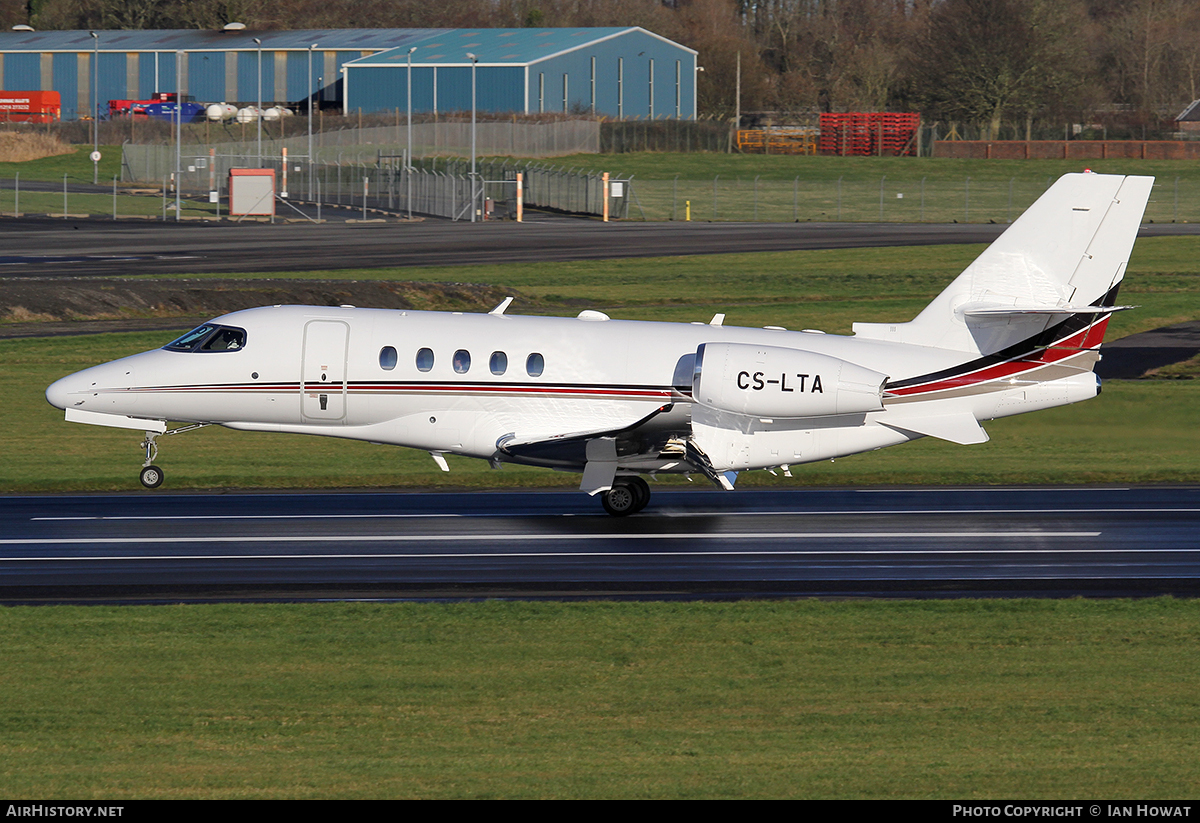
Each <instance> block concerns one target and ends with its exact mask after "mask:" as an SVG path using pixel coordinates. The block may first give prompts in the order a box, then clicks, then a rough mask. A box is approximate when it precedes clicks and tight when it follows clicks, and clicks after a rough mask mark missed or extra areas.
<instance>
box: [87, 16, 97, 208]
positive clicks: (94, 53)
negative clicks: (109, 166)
mask: <svg viewBox="0 0 1200 823" xmlns="http://www.w3.org/2000/svg"><path fill="white" fill-rule="evenodd" d="M88 34H90V35H91V36H92V184H93V185H95V184H97V183H99V182H100V100H99V98H98V97H97V94H98V92H97V90H96V82H97V80H98V79H99V77H100V35H99V34H97V33H96V32H94V31H89V32H88Z"/></svg>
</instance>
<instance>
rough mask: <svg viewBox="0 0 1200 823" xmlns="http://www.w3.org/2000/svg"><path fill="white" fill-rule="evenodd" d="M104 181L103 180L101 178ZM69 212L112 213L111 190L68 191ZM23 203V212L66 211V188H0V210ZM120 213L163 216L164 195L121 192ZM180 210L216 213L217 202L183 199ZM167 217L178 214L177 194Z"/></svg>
mask: <svg viewBox="0 0 1200 823" xmlns="http://www.w3.org/2000/svg"><path fill="white" fill-rule="evenodd" d="M101 182H103V181H101ZM66 205H67V212H66V213H67V214H72V215H75V214H86V215H91V216H93V217H110V218H111V217H112V216H113V210H114V203H113V196H112V195H111V194H81V193H80V192H72V191H69V190H68V192H67V204H66ZM18 206H19V207H20V213H21V214H22V215H25V216H28V215H35V214H63V196H62V192H57V193H51V192H32V191H22V192H21V193H20V196H19V199H18V196H17V195H16V193H15V192H13V191H12V190H6V191H0V211H4V212H12V211H15V210H16V208H17V207H18ZM115 209H116V214H117V216H118V218H120V217H131V216H139V217H145V216H150V217H160V216H161V215H162V214H163V202H162V197H161V196H139V195H127V194H118V195H117V198H116V203H115ZM180 214H182V215H184V216H187V217H215V216H217V206H216V205H215V204H209V203H201V202H197V201H193V200H188V199H184V200H182V201H181V211H180ZM166 215H167V219H173V218H174V215H175V195H174V194H169V195H168V200H167V211H166Z"/></svg>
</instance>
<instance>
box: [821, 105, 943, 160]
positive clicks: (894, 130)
mask: <svg viewBox="0 0 1200 823" xmlns="http://www.w3.org/2000/svg"><path fill="white" fill-rule="evenodd" d="M920 125H921V115H920V114H917V113H916V112H903V113H893V112H849V113H847V114H822V115H821V139H820V142H819V144H818V149H819V151H820V152H821V154H846V155H849V154H854V155H878V154H882V155H887V156H889V157H894V156H899V155H902V154H916V151H917V145H916V144H917V141H916V140H915V139H914V135H915V134H916V131H917V128H918V127H919V126H920Z"/></svg>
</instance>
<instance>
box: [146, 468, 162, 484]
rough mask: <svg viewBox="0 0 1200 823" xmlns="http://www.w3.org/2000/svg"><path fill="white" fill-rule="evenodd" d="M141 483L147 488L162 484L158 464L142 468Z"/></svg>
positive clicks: (160, 470)
mask: <svg viewBox="0 0 1200 823" xmlns="http://www.w3.org/2000/svg"><path fill="white" fill-rule="evenodd" d="M141 481H142V485H143V486H145V487H146V488H148V489H157V488H158V487H159V486H161V485H162V482H163V472H162V469H160V468H159V467H158V466H146V467H145V468H143V469H142V474H141Z"/></svg>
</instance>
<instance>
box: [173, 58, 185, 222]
mask: <svg viewBox="0 0 1200 823" xmlns="http://www.w3.org/2000/svg"><path fill="white" fill-rule="evenodd" d="M186 54H187V52H183V51H177V52H175V222H176V223H178V222H179V207H180V197H179V188H180V183H181V182H183V181H182V180H180V173H179V170H180V168H181V167H182V164H181V163H180V158H179V155H180V151H181V149H180V143H181V142H182V141H183V80H182V77H183V71H182V66H183V61H184V56H185V55H186Z"/></svg>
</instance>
